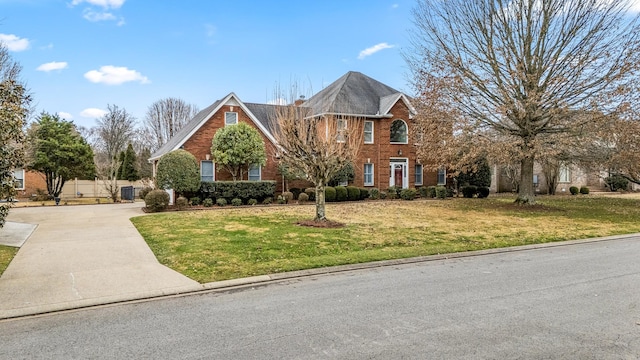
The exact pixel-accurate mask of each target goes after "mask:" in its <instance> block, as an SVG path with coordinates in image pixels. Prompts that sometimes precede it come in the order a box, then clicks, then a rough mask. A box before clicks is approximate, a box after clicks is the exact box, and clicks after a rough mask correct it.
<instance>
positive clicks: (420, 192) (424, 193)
mask: <svg viewBox="0 0 640 360" xmlns="http://www.w3.org/2000/svg"><path fill="white" fill-rule="evenodd" d="M418 195H420V197H423V198H426V197H428V196H429V193H428V192H427V187H426V186H421V187H419V188H418Z"/></svg>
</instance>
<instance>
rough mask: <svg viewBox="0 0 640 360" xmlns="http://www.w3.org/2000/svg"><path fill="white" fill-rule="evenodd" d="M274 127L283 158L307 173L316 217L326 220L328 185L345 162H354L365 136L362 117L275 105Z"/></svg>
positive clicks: (294, 168) (295, 169)
mask: <svg viewBox="0 0 640 360" xmlns="http://www.w3.org/2000/svg"><path fill="white" fill-rule="evenodd" d="M272 116H274V119H275V122H274V123H275V124H277V126H275V129H272V132H273V134H274V136H275V138H276V141H277V143H278V152H279V156H280V161H281V163H282V164H283V165H285V166H287V167H288V168H289V169H291V170H292V171H295V172H297V173H300V174H305V176H306V179H307V180H308V181H310V182H312V183H313V184H314V185H315V188H316V214H315V218H314V221H316V222H321V221H327V217H326V212H325V191H324V190H325V186H326V185H327V183H328V182H329V180H330V179H331V178H332V177H333V176H334V175H335V174H336V173H337V172H338V171H339V170H340V169H342V168H343V167H344V166H345V165H346V164H349V163H351V162H354V160H355V159H356V157H357V155H358V152H359V150H360V144H362V141H363V139H362V137H363V124H364V123H363V121H362V119H358V118H354V117H337V116H332V115H327V116H312V115H311V113H310V111H309V109H306V108H303V107H298V106H295V105H285V106H277V107H275V111H274V114H272Z"/></svg>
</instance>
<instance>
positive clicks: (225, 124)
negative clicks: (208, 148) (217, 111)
mask: <svg viewBox="0 0 640 360" xmlns="http://www.w3.org/2000/svg"><path fill="white" fill-rule="evenodd" d="M227 114H236V122H235V123H233V124H230V123H227ZM228 125H238V113H237V112H235V111H226V112H225V113H224V126H228Z"/></svg>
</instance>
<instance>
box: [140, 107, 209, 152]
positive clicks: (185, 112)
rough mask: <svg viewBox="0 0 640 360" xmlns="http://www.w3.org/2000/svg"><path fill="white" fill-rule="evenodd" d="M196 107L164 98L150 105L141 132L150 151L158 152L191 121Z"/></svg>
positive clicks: (196, 110) (195, 112)
mask: <svg viewBox="0 0 640 360" xmlns="http://www.w3.org/2000/svg"><path fill="white" fill-rule="evenodd" d="M198 111H199V110H198V107H197V106H196V105H193V104H187V103H186V102H185V101H184V100H182V99H178V98H171V97H170V98H166V99H162V100H158V101H156V102H154V103H153V104H151V106H149V108H148V109H147V113H146V115H145V118H144V124H143V130H144V132H145V135H146V138H147V139H148V140H147V141H148V146H150V148H151V151H152V152H153V151H155V150H158V149H159V148H160V147H161V146H162V145H164V144H165V143H166V142H167V141H168V140H169V139H170V138H172V137H173V136H174V135H175V134H176V133H177V132H178V130H180V129H181V128H182V127H183V126H184V125H185V124H187V123H188V122H189V120H191V118H193V117H194V116H195V115H196V114H197V113H198Z"/></svg>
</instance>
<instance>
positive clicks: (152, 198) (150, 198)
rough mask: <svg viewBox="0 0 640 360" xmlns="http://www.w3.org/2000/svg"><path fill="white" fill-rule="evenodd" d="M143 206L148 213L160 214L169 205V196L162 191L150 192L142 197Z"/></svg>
mask: <svg viewBox="0 0 640 360" xmlns="http://www.w3.org/2000/svg"><path fill="white" fill-rule="evenodd" d="M144 204H145V206H146V207H147V210H149V212H160V211H163V210H165V209H166V208H167V206H168V205H169V194H168V193H167V192H166V191H164V190H151V191H150V192H149V193H148V194H147V196H145V197H144Z"/></svg>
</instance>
